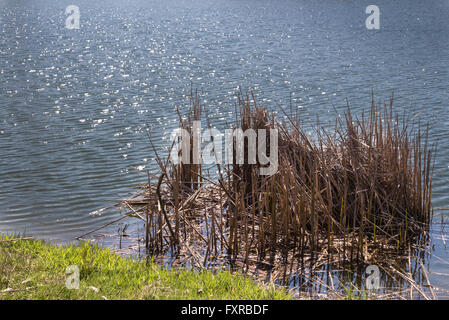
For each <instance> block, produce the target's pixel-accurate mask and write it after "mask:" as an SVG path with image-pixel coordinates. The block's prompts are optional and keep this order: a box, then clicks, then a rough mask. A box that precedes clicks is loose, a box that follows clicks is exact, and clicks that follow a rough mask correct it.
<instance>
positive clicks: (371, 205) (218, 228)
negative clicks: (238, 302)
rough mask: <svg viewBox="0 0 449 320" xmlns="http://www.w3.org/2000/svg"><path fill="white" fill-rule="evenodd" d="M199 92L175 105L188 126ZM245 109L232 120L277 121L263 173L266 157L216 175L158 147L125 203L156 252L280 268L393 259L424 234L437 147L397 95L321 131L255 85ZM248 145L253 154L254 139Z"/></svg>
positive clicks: (222, 168)
mask: <svg viewBox="0 0 449 320" xmlns="http://www.w3.org/2000/svg"><path fill="white" fill-rule="evenodd" d="M191 101H192V105H191V111H190V113H189V115H188V116H187V117H183V116H182V115H181V114H180V113H179V112H178V114H179V124H180V127H181V128H184V129H186V130H187V131H189V132H190V134H191V137H192V134H193V133H192V123H193V121H194V120H200V119H201V114H202V110H201V107H200V99H199V97H198V95H196V94H195V95H194V94H192V100H191ZM237 110H238V112H237V114H238V117H237V120H236V123H235V126H236V127H240V128H242V129H243V130H246V129H248V128H252V129H256V130H257V129H269V128H275V129H277V130H278V132H279V137H278V145H279V154H278V158H279V167H278V168H279V170H278V171H277V173H276V174H274V175H272V176H262V175H259V174H258V173H259V169H260V167H261V165H260V164H259V162H258V163H257V164H243V165H238V164H235V162H234V164H233V165H220V164H217V170H218V179H213V178H211V177H210V176H208V175H207V174H205V173H203V167H202V166H201V165H194V164H179V165H174V164H173V163H171V162H170V161H169V159H162V158H160V157H159V156H158V157H157V159H158V163H159V166H160V173H159V174H158V175H156V176H155V177H154V178H153V177H152V176H149V181H148V184H147V185H145V186H143V187H142V190H141V192H140V193H138V194H137V195H136V196H135V197H133V198H131V199H128V200H126V201H124V202H123V203H122V205H124V206H125V207H126V208H128V209H130V210H131V211H130V212H129V214H130V215H133V216H136V217H139V218H141V219H142V220H143V221H144V222H145V224H146V235H145V238H146V239H145V243H146V247H147V249H148V252H149V253H151V254H153V255H166V254H167V252H170V254H171V255H173V256H176V257H177V258H178V262H179V263H183V264H193V265H197V266H198V267H201V268H204V267H213V266H215V265H217V264H220V263H223V262H224V261H225V263H230V264H231V265H234V266H239V267H243V268H244V270H246V271H248V272H257V274H258V277H269V278H273V277H275V278H276V277H277V278H282V277H285V276H286V274H287V273H289V272H287V271H290V274H291V272H292V270H296V272H297V273H303V274H305V273H304V270H305V269H306V268H307V269H308V270H309V271H311V270H312V271H313V270H319V269H320V268H322V267H323V266H324V265H330V264H333V265H336V266H339V267H342V266H343V267H344V268H347V266H348V265H350V266H353V265H359V264H360V263H378V264H380V263H385V262H386V261H393V260H395V259H397V258H400V257H406V256H409V254H410V253H409V251H408V250H410V248H416V247H419V244H420V243H422V241H424V242H425V241H426V239H427V235H428V227H429V222H430V218H431V195H432V161H433V158H434V152H435V149H434V148H429V147H428V143H427V134H428V133H427V131H425V132H424V133H423V132H422V131H421V130H420V129H419V128H418V129H417V130H412V128H410V127H409V125H410V122H409V121H407V119H406V118H405V117H401V118H400V117H399V116H398V115H397V114H395V113H394V112H393V98H391V99H390V101H389V103H388V104H383V105H376V104H375V103H374V99H373V100H372V103H371V106H370V108H369V110H368V112H367V113H362V114H361V115H360V117H355V116H354V115H353V114H352V113H351V110H350V108H349V105H348V108H347V111H346V114H345V117H344V118H343V119H341V118H338V117H337V120H336V125H335V128H334V130H325V129H322V128H316V136H314V137H313V139H312V137H310V136H309V135H308V134H306V132H305V131H304V130H303V129H302V128H301V125H300V122H299V121H297V120H296V118H295V117H293V116H292V115H287V114H285V116H286V119H287V120H286V121H283V122H282V121H279V120H276V119H275V118H273V117H270V116H269V114H268V112H267V111H266V109H265V108H263V107H261V106H259V105H258V104H257V103H256V101H255V99H254V96H253V95H245V96H239V99H238V102H237ZM266 145H267V146H269V145H270V144H269V139H268V138H267V143H266ZM257 147H258V146H257ZM257 147H256V148H257ZM234 150H235V148H234ZM244 150H245V159H247V153H248V152H247V151H248V142H247V141H246V142H245V148H244ZM155 151H156V153H157V150H155ZM191 152H193V151H192V150H191ZM268 152H269V150H268ZM191 155H192V154H191ZM234 157H235V155H234ZM245 163H246V162H245ZM407 252H408V253H407ZM220 261H221V262H220ZM279 265H282V266H283V267H282V268H278V269H276V266H279ZM273 268H274V269H273ZM273 270H274V271H273ZM298 270H299V271H298ZM276 273H277V274H276Z"/></svg>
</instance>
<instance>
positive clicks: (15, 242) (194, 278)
mask: <svg viewBox="0 0 449 320" xmlns="http://www.w3.org/2000/svg"><path fill="white" fill-rule="evenodd" d="M75 265H76V266H77V267H78V270H79V288H78V289H77V288H76V286H75V287H72V288H69V287H70V285H71V284H70V283H72V284H73V283H75V284H76V281H74V278H76V272H71V271H73V270H70V268H68V267H69V266H75ZM0 270H1V272H0V300H3V299H6V300H9V299H15V300H17V299H20V300H23V299H27V300H60V299H62V300H65V299H71V300H73V299H81V300H122V299H125V300H127V299H139V300H141V299H143V300H160V299H164V300H171V299H175V300H177V299H182V300H191V299H196V300H203V299H205V300H211V299H213V300H224V299H226V300H238V299H250V300H261V299H264V300H284V299H291V295H289V294H288V293H287V292H286V290H285V289H281V288H276V289H275V288H273V287H263V286H262V285H260V284H258V283H256V282H255V281H254V280H252V279H250V278H248V277H245V276H243V275H240V274H237V273H234V274H233V273H231V272H230V271H227V270H222V271H219V272H215V273H214V272H211V271H208V270H203V271H193V270H186V269H177V268H171V269H167V268H164V267H161V266H159V265H157V264H155V263H153V262H148V263H146V262H145V261H138V260H136V259H133V258H124V257H121V256H119V255H117V254H115V253H113V252H111V251H110V250H108V249H106V248H101V247H100V246H98V245H97V244H93V245H91V244H89V243H86V242H85V243H81V244H79V245H68V246H59V245H54V244H48V243H45V242H44V241H42V240H35V239H31V238H16V237H14V236H7V235H2V234H0ZM67 272H68V273H67ZM72 280H73V281H72ZM67 281H69V282H67ZM67 284H69V286H67Z"/></svg>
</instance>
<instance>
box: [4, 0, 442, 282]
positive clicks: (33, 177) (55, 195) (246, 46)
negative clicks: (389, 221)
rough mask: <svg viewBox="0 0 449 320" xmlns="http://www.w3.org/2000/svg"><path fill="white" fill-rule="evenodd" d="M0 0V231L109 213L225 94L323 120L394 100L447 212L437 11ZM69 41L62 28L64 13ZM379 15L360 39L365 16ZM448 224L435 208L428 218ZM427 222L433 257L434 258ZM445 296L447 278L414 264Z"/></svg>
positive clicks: (51, 226) (79, 222)
mask: <svg viewBox="0 0 449 320" xmlns="http://www.w3.org/2000/svg"><path fill="white" fill-rule="evenodd" d="M105 3H106V4H96V3H95V2H92V1H84V0H83V1H82V0H73V1H71V2H67V1H49V0H48V1H43V0H40V1H39V0H37V1H32V2H31V1H21V0H14V1H12V0H11V1H6V0H0V83H1V85H0V232H18V233H25V234H28V235H33V236H35V237H40V238H45V239H53V240H57V241H71V240H73V239H74V238H75V237H76V236H78V235H80V234H82V233H83V232H86V231H89V230H91V229H93V228H95V227H98V226H101V225H102V224H105V223H107V222H109V221H111V220H113V219H115V218H117V217H118V216H119V214H120V213H119V212H112V213H109V214H104V215H95V216H92V215H89V212H91V211H93V210H95V209H98V208H100V207H103V206H105V205H108V204H111V203H113V200H114V199H120V198H124V197H127V196H129V195H130V194H131V193H132V192H133V187H134V186H135V185H138V184H139V183H143V182H145V180H146V170H152V169H154V168H155V160H154V153H153V152H152V149H151V147H150V145H149V143H148V139H147V137H146V133H145V132H146V130H147V129H149V130H151V132H152V136H153V141H154V142H155V143H156V145H157V146H158V147H161V148H162V147H165V148H166V147H167V146H168V145H169V142H168V136H169V134H170V132H171V130H172V129H173V128H175V126H176V125H177V116H176V113H175V111H174V106H175V105H177V106H179V107H180V108H181V109H182V108H184V107H185V106H187V104H188V99H187V98H186V96H187V95H188V94H189V92H190V85H193V87H194V88H198V89H199V91H200V93H201V96H202V98H203V102H204V104H205V106H206V108H207V112H208V114H209V116H210V117H211V118H213V119H214V121H215V122H216V123H217V125H222V126H223V125H225V123H226V121H229V122H230V121H232V115H233V112H234V105H233V103H234V99H235V95H236V93H237V92H238V90H239V87H241V88H243V90H245V89H248V88H253V89H254V91H255V93H256V94H257V96H258V97H259V100H260V102H262V104H264V105H266V106H267V107H268V108H270V109H271V110H273V111H276V110H279V108H278V105H282V106H286V105H288V104H289V103H290V101H291V102H292V104H293V105H294V107H295V108H298V109H299V111H300V114H301V115H302V116H303V117H304V118H305V119H307V118H310V119H314V117H315V116H316V115H317V114H318V115H320V119H321V120H322V121H323V122H326V120H329V121H332V120H334V119H335V113H336V111H337V112H344V110H345V105H346V102H345V98H348V99H349V102H350V104H351V105H352V107H353V109H354V111H355V113H357V110H360V109H361V108H362V107H365V108H366V107H368V106H369V103H370V99H371V97H370V95H371V91H372V90H374V93H375V97H376V99H377V100H379V101H383V100H386V99H388V98H389V97H390V96H391V94H392V93H393V92H394V96H395V104H396V106H397V108H398V110H404V111H405V112H406V113H407V114H409V115H410V116H411V117H412V118H414V119H417V120H420V121H421V122H422V123H427V122H428V123H429V124H430V128H431V136H430V141H431V142H432V143H433V142H438V157H437V161H436V166H435V173H434V189H433V190H434V191H433V194H434V196H433V205H434V207H435V208H441V207H449V139H448V137H449V132H448V126H449V91H448V88H447V86H448V84H449V73H448V71H449V41H448V34H449V24H448V23H447V21H448V19H449V2H448V1H446V0H445V1H425V2H424V1H407V2H406V1H403V2H401V1H395V2H392V1H376V2H375V3H372V1H371V0H370V1H364V0H357V1H355V0H354V1H326V0H323V1H309V0H307V1H300V0H296V1H287V0H285V1H284V0H279V1H265V0H258V1H255V0H253V1H250V0H247V1H246V0H241V1H232V0H226V1H224V0H223V1H106V2H105ZM72 4H73V5H77V6H78V7H79V10H80V29H79V30H69V29H66V28H65V20H66V17H67V15H66V14H65V9H66V7H67V6H68V5H72ZM370 4H376V5H377V6H378V7H379V8H380V13H381V15H380V29H379V30H367V28H366V27H365V19H366V18H367V16H368V15H367V14H366V13H365V8H366V7H367V6H368V5H370ZM445 212H449V211H440V210H436V213H437V214H444V213H445ZM441 234H442V231H441V228H440V226H439V225H438V224H436V223H435V224H434V226H433V228H432V237H433V240H432V241H433V243H432V244H433V245H434V246H435V247H434V253H435V255H436V256H438V257H439V258H441V259H444V260H449V254H448V251H446V249H445V242H443V241H441ZM429 268H430V272H434V273H431V282H433V283H434V284H435V285H437V286H439V287H441V288H445V289H449V276H443V275H438V274H436V273H449V270H448V265H447V264H446V263H445V262H443V261H441V260H439V259H438V258H432V259H430V261H429Z"/></svg>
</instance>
